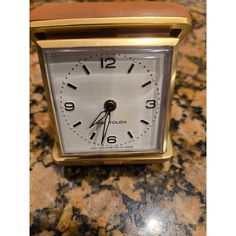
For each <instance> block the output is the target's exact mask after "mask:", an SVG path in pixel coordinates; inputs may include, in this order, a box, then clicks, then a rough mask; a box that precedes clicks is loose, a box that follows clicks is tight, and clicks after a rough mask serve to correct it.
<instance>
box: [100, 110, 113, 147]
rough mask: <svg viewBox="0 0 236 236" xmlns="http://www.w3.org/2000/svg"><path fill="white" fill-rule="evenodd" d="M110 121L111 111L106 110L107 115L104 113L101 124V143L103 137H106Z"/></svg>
mask: <svg viewBox="0 0 236 236" xmlns="http://www.w3.org/2000/svg"><path fill="white" fill-rule="evenodd" d="M107 118H108V119H107ZM110 121H111V112H110V111H108V112H107V115H106V117H105V120H104V124H103V130H102V140H101V144H103V141H104V139H105V137H106V134H107V130H108V127H109V124H110Z"/></svg>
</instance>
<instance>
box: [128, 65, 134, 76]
mask: <svg viewBox="0 0 236 236" xmlns="http://www.w3.org/2000/svg"><path fill="white" fill-rule="evenodd" d="M133 68H134V63H133V64H132V65H131V66H130V68H129V70H128V74H130V72H131V71H132V70H133Z"/></svg>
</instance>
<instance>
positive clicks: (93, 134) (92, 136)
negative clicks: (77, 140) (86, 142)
mask: <svg viewBox="0 0 236 236" xmlns="http://www.w3.org/2000/svg"><path fill="white" fill-rule="evenodd" d="M95 134H96V132H93V133H92V135H91V137H90V140H92V139H93V138H94V136H95Z"/></svg>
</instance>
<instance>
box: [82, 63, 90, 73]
mask: <svg viewBox="0 0 236 236" xmlns="http://www.w3.org/2000/svg"><path fill="white" fill-rule="evenodd" d="M83 69H84V71H85V72H86V74H87V75H89V74H90V72H89V70H88V68H87V67H86V65H83Z"/></svg>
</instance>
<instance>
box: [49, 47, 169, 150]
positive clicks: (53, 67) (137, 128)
mask: <svg viewBox="0 0 236 236" xmlns="http://www.w3.org/2000/svg"><path fill="white" fill-rule="evenodd" d="M46 58H47V61H48V64H47V69H48V74H49V79H50V89H51V91H52V97H53V102H54V109H55V110H54V112H55V116H56V123H57V127H58V132H59V136H60V142H61V146H62V150H63V153H64V154H67V155H70V154H72V155H73V154H77V153H81V154H99V153H104V154H106V153H117V152H118V153H119V152H155V151H158V138H159V135H158V134H159V133H160V132H161V130H160V119H161V116H160V113H161V112H162V111H161V102H162V97H163V96H162V88H163V86H162V84H163V82H162V81H163V77H164V73H165V67H164V64H165V63H164V58H165V51H164V52H162V51H159V52H158V53H152V54H150V53H149V54H147V53H146V54H145V53H137V52H136V53H131V52H129V51H127V52H126V51H118V50H114V49H109V50H96V51H89V50H88V51H79V52H77V51H76V50H75V51H73V52H71V51H70V52H68V51H66V50H64V51H63V50H62V51H60V52H58V51H57V52H55V51H52V50H51V51H48V52H47V54H46Z"/></svg>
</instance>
